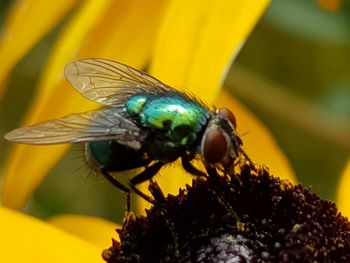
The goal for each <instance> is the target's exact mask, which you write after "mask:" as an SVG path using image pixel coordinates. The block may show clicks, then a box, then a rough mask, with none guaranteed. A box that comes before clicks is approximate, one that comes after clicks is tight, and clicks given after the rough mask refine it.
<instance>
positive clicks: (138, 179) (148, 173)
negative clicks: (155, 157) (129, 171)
mask: <svg viewBox="0 0 350 263" xmlns="http://www.w3.org/2000/svg"><path fill="white" fill-rule="evenodd" d="M163 165H164V163H162V162H157V163H155V164H152V165H151V166H148V167H146V169H145V170H144V171H143V172H142V173H140V174H138V175H136V176H135V177H134V178H132V179H131V180H130V183H129V186H130V188H131V189H132V190H133V191H134V192H135V193H136V194H138V195H139V196H141V197H142V198H143V199H145V200H146V201H147V202H149V203H151V204H154V203H155V202H154V200H153V198H151V197H150V196H148V195H146V194H145V193H143V192H142V191H140V190H139V189H137V187H136V185H138V184H140V183H143V182H145V181H147V180H150V179H151V178H152V177H153V176H155V175H156V174H157V173H158V171H159V170H160V168H162V166H163Z"/></svg>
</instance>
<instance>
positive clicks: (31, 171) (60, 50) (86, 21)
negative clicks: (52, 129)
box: [2, 0, 109, 209]
mask: <svg viewBox="0 0 350 263" xmlns="http://www.w3.org/2000/svg"><path fill="white" fill-rule="evenodd" d="M108 2H109V0H103V1H102V0H90V1H87V2H86V4H85V5H84V6H82V8H81V9H80V10H79V12H78V13H77V14H76V15H75V16H74V17H73V19H72V22H71V23H70V24H69V25H68V26H67V28H66V29H65V30H64V32H63V35H62V36H61V38H60V40H59V41H58V45H57V46H56V47H55V48H54V52H53V53H52V57H51V58H50V60H49V65H48V67H47V69H46V70H45V71H44V74H43V75H42V78H41V80H40V84H39V87H38V90H39V92H38V93H37V96H36V98H35V101H34V103H33V105H32V109H31V110H30V112H29V114H28V116H27V118H26V120H25V122H24V123H25V124H26V125H27V124H32V123H35V122H38V121H43V120H47V119H52V118H57V117H61V116H63V115H66V114H68V113H70V111H69V110H70V109H75V110H76V111H78V112H79V110H80V111H84V109H86V107H87V105H91V104H88V101H86V100H83V99H81V97H80V96H79V95H78V94H77V93H76V92H75V91H74V90H73V89H72V88H71V87H69V85H68V83H67V82H66V81H64V80H62V72H63V68H64V65H65V64H66V63H67V62H68V61H69V60H70V59H71V57H72V56H73V54H74V53H75V52H76V50H77V49H78V48H79V46H80V45H81V41H82V40H83V38H84V37H85V36H86V34H87V32H88V30H89V29H90V28H91V26H92V23H93V21H95V20H96V19H97V18H98V16H99V15H102V11H103V8H106V4H107V3H108ZM59 80H61V82H60V83H59ZM58 106H59V107H58ZM72 112H74V110H72ZM67 149H68V145H55V146H35V147H34V146H28V145H15V147H14V149H13V150H12V151H11V152H10V154H9V159H8V162H7V163H6V166H5V173H4V179H3V191H2V202H3V204H4V205H5V206H8V207H11V208H15V209H18V208H20V207H21V206H22V205H23V203H24V202H25V201H26V200H27V198H28V196H29V195H30V194H31V193H32V192H33V190H34V189H35V188H36V187H37V186H38V185H39V184H40V183H41V181H42V180H43V178H44V176H45V175H46V173H47V172H48V171H49V170H50V169H51V168H52V166H53V165H54V164H55V163H56V162H57V161H58V160H59V159H60V157H61V156H62V154H63V153H64V152H65V151H66V150H67ZM13 189H16V191H14V190H13Z"/></svg>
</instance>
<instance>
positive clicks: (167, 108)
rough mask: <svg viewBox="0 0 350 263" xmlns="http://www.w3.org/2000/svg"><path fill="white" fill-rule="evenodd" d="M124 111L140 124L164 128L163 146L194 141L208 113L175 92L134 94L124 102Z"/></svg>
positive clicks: (207, 117) (182, 144)
mask: <svg viewBox="0 0 350 263" xmlns="http://www.w3.org/2000/svg"><path fill="white" fill-rule="evenodd" d="M126 111H127V112H128V113H129V114H130V115H131V116H132V117H135V118H136V119H137V120H138V122H139V123H140V124H141V125H142V126H144V127H149V128H154V129H157V130H163V131H164V132H165V139H166V140H167V142H166V143H165V146H166V147H171V148H177V147H179V146H187V145H190V144H192V143H194V142H195V141H196V140H197V139H198V138H199V136H200V134H199V133H201V131H202V130H203V128H204V127H205V125H206V123H207V121H208V119H209V117H210V112H209V110H208V109H207V108H205V107H204V106H202V105H200V104H199V103H198V102H196V101H194V100H189V99H188V98H187V97H185V96H183V95H182V94H178V93H169V94H166V95H164V94H163V95H160V96H157V97H150V96H149V95H147V94H144V95H136V96H133V97H131V98H129V99H128V101H127V102H126Z"/></svg>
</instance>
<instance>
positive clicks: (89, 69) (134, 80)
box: [64, 58, 175, 107]
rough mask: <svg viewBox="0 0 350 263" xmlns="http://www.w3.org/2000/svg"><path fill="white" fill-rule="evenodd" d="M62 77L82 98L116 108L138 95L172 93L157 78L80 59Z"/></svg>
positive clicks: (108, 63) (111, 63)
mask: <svg viewBox="0 0 350 263" xmlns="http://www.w3.org/2000/svg"><path fill="white" fill-rule="evenodd" d="M64 74H65V76H66V78H67V79H68V81H69V82H70V83H71V84H72V86H73V87H74V88H75V89H76V90H77V91H79V92H80V93H81V94H82V95H83V96H84V97H85V98H87V99H89V100H92V101H95V102H98V103H100V104H104V105H109V106H114V107H117V106H118V105H121V103H123V102H125V99H127V98H129V97H130V96H132V95H134V94H137V93H148V94H159V93H163V92H168V91H175V90H174V89H173V88H171V87H169V86H167V85H165V84H164V83H162V82H161V81H159V80H157V79H156V78H154V77H152V76H150V75H148V74H146V73H143V72H141V71H138V70H136V69H134V68H132V67H129V66H126V65H124V64H121V63H118V62H115V61H111V60H106V59H97V58H91V59H82V60H78V61H75V62H72V63H70V64H68V65H67V66H66V67H65V69H64Z"/></svg>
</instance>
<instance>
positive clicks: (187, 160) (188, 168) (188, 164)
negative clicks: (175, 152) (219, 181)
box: [181, 156, 207, 176]
mask: <svg viewBox="0 0 350 263" xmlns="http://www.w3.org/2000/svg"><path fill="white" fill-rule="evenodd" d="M181 163H182V166H183V168H184V169H185V170H186V172H188V173H190V174H193V175H196V176H207V174H206V173H204V172H202V171H200V170H198V169H197V168H196V167H194V166H193V164H192V163H191V160H190V158H189V157H186V156H183V157H181Z"/></svg>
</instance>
